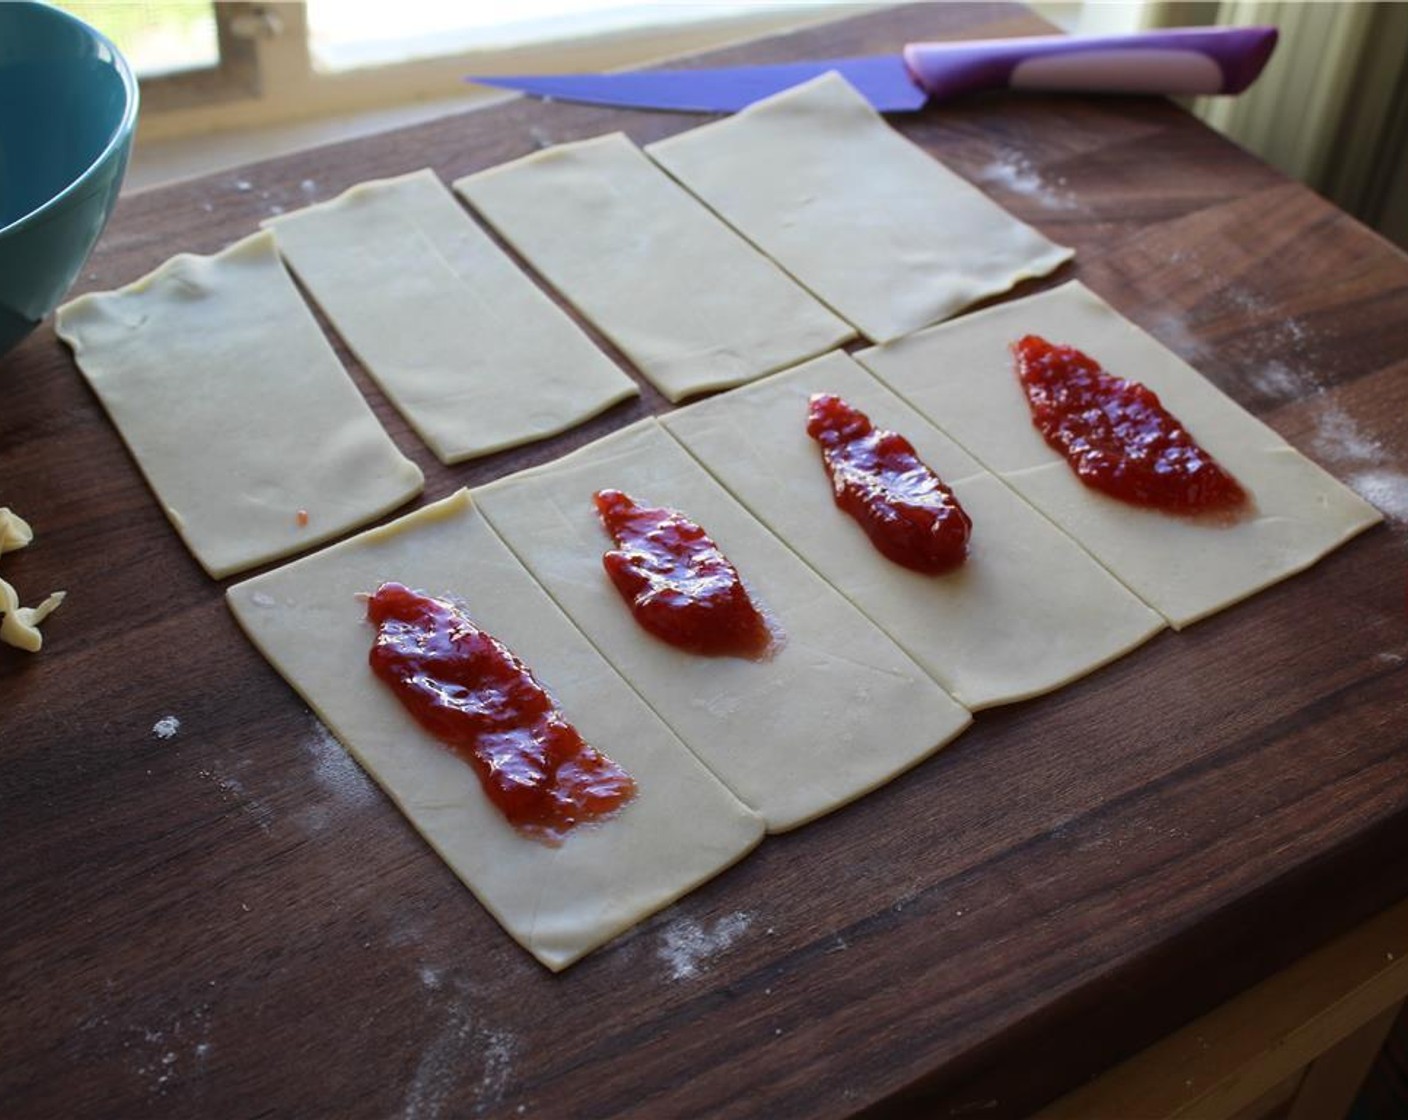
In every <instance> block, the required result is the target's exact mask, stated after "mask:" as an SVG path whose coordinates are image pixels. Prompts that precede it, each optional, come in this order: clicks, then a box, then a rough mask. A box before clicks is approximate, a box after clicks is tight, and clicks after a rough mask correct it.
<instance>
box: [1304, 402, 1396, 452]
mask: <svg viewBox="0 0 1408 1120" xmlns="http://www.w3.org/2000/svg"><path fill="white" fill-rule="evenodd" d="M1315 450H1316V451H1318V452H1319V453H1320V454H1321V455H1323V456H1324V457H1325V458H1326V459H1330V460H1333V461H1334V462H1337V463H1381V462H1383V459H1384V449H1383V445H1382V444H1380V443H1379V442H1378V441H1377V440H1375V439H1371V438H1370V437H1369V436H1366V435H1365V434H1364V433H1363V432H1362V431H1360V430H1359V425H1358V424H1356V423H1355V422H1354V418H1353V417H1352V416H1350V415H1349V413H1347V412H1345V411H1344V410H1343V409H1342V408H1339V407H1338V406H1336V405H1333V404H1331V405H1326V406H1325V407H1324V408H1322V409H1321V410H1320V412H1319V415H1318V416H1317V417H1316V418H1315Z"/></svg>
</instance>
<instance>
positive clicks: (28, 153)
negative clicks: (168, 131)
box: [0, 0, 137, 354]
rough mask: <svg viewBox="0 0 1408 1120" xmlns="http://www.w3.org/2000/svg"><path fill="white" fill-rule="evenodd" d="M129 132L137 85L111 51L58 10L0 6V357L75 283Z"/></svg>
mask: <svg viewBox="0 0 1408 1120" xmlns="http://www.w3.org/2000/svg"><path fill="white" fill-rule="evenodd" d="M136 124H137V80H136V79H135V78H134V77H133V76H132V71H131V69H129V67H128V65H127V62H126V60H125V59H123V57H122V55H120V54H119V53H118V51H117V48H116V47H114V46H113V45H112V44H111V43H110V42H108V40H107V39H105V38H103V36H101V35H99V34H98V33H97V32H96V31H94V30H93V29H92V28H91V27H89V26H88V25H87V24H85V23H83V22H81V21H79V20H77V19H74V18H73V16H70V15H68V14H67V13H65V12H61V11H59V10H58V9H57V8H50V7H48V6H47V5H44V4H38V3H30V2H28V0H19V2H16V0H10V2H8V3H0V354H4V353H5V351H7V350H9V349H10V348H11V347H12V346H14V344H15V343H16V342H18V341H19V340H20V339H21V338H23V337H24V336H25V335H26V334H28V333H29V332H30V331H31V330H32V329H33V328H34V327H35V326H36V325H37V324H38V323H39V321H40V320H41V319H43V318H44V316H45V315H47V314H49V312H50V311H52V310H53V309H54V308H55V307H56V306H58V303H59V301H60V300H61V299H62V298H63V296H64V293H65V292H67V291H68V289H69V287H70V286H71V285H72V284H73V281H74V279H75V278H76V277H77V276H78V272H79V270H80V269H81V268H82V267H83V262H84V261H85V260H87V258H88V253H89V252H90V251H91V250H92V248H93V243H94V242H95V241H97V240H98V235H99V234H101V233H102V232H103V226H104V225H106V224H107V220H108V215H109V214H111V213H112V208H113V205H114V203H116V202H117V192H118V188H119V187H120V186H121V185H122V176H123V173H124V172H125V171H126V170H127V155H128V152H129V151H130V150H131V147H132V133H133V130H134V129H135V128H136Z"/></svg>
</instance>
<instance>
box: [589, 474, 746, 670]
mask: <svg viewBox="0 0 1408 1120" xmlns="http://www.w3.org/2000/svg"><path fill="white" fill-rule="evenodd" d="M595 500H596V509H597V513H598V514H600V515H601V522H602V524H603V525H605V526H606V531H607V532H608V533H610V534H611V538H612V540H614V541H615V542H616V547H615V548H614V549H612V550H611V551H609V552H607V553H606V554H605V555H604V556H602V558H601V562H602V566H603V567H605V568H606V574H607V575H608V576H610V577H611V582H612V583H613V584H615V585H616V590H617V591H619V592H620V593H621V596H622V597H623V598H624V599H625V600H626V602H627V603H628V604H629V605H630V608H631V613H632V614H634V615H635V617H636V621H637V622H639V623H640V624H641V626H642V627H644V628H645V629H646V630H648V631H649V632H650V633H652V634H654V635H655V636H656V637H657V638H660V639H661V640H662V641H666V642H669V643H670V644H671V645H673V646H677V647H679V648H680V649H684V650H688V651H689V652H690V653H699V654H706V655H709V656H733V657H746V658H750V659H753V660H757V659H759V658H763V657H766V656H768V655H769V654H770V653H771V652H772V651H773V648H774V639H773V633H772V630H771V628H770V627H769V626H768V623H767V620H766V619H765V618H764V617H763V615H762V612H760V611H759V610H758V608H757V607H756V606H754V605H753V600H752V599H751V598H749V596H748V591H747V589H746V588H745V587H744V586H743V581H742V580H741V579H740V578H739V576H738V572H737V570H736V569H735V568H734V566H733V565H732V564H731V563H729V560H728V557H726V556H725V555H724V554H723V553H722V552H721V551H720V550H719V546H718V545H716V544H715V543H714V542H713V541H712V540H710V539H709V535H708V534H707V533H706V532H705V531H704V530H703V529H702V528H701V527H700V526H698V525H696V524H695V523H694V522H693V521H690V520H689V519H688V518H687V517H685V516H684V515H683V514H681V513H679V512H678V511H677V510H673V509H665V508H662V507H658V506H645V505H640V504H638V503H637V502H636V501H635V499H634V498H632V497H630V496H629V495H628V494H624V493H622V492H621V491H620V490H600V491H598V492H597V494H596V498H595Z"/></svg>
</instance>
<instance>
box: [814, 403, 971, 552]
mask: <svg viewBox="0 0 1408 1120" xmlns="http://www.w3.org/2000/svg"><path fill="white" fill-rule="evenodd" d="M807 435H809V436H811V437H812V439H814V440H816V441H817V443H819V444H821V459H822V462H823V463H824V464H825V465H826V472H827V474H829V475H830V476H831V490H832V493H833V494H834V495H835V497H836V504H837V505H838V506H840V507H841V508H842V509H843V510H845V511H846V512H847V513H848V514H850V515H851V516H852V517H854V518H855V519H856V521H858V522H859V523H860V527H861V528H862V529H864V530H865V532H866V535H867V536H869V537H870V540H871V542H872V543H873V544H874V545H875V547H876V548H878V549H879V550H880V552H881V553H882V554H884V555H885V556H887V557H888V558H889V559H891V560H893V561H894V562H895V563H896V564H901V565H903V566H904V567H906V568H910V569H912V570H913V571H916V572H925V573H927V574H931V575H932V574H938V573H940V572H948V571H952V570H953V569H954V568H956V567H958V565H960V564H962V563H963V561H964V559H965V558H966V557H967V555H968V536H969V534H970V533H971V532H972V529H973V522H972V520H971V519H970V518H969V516H968V514H967V513H966V512H964V509H963V507H962V506H961V505H959V504H958V499H957V498H955V497H954V496H953V491H952V490H950V489H949V488H948V487H947V486H945V485H944V484H943V480H942V479H940V478H939V476H938V475H936V474H935V473H934V472H933V471H932V470H930V469H929V467H928V466H926V465H925V463H924V461H923V460H922V459H920V458H919V456H918V455H916V454H915V453H914V447H913V445H912V444H911V443H910V442H909V440H907V439H905V438H904V436H902V435H898V434H896V433H895V432H886V431H881V430H878V429H876V427H875V426H874V425H873V424H871V422H870V417H868V416H866V414H865V413H863V412H861V411H860V410H859V409H856V408H852V407H851V406H850V405H849V404H847V403H846V402H845V401H843V400H842V399H841V398H840V397H837V396H833V395H832V394H830V393H816V394H814V395H813V396H812V398H811V406H810V411H809V416H808V419H807Z"/></svg>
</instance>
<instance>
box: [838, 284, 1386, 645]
mask: <svg viewBox="0 0 1408 1120" xmlns="http://www.w3.org/2000/svg"><path fill="white" fill-rule="evenodd" d="M1027 334H1035V335H1040V336H1041V337H1043V338H1045V339H1047V340H1048V341H1049V342H1052V343H1056V344H1068V345H1072V346H1075V347H1076V348H1077V349H1079V350H1082V351H1084V352H1085V353H1086V354H1088V355H1089V356H1090V357H1092V358H1094V359H1095V360H1096V361H1097V362H1099V363H1100V364H1101V365H1102V366H1103V367H1104V368H1105V369H1106V370H1108V371H1109V372H1110V373H1112V374H1114V375H1115V376H1117V377H1126V378H1130V379H1131V380H1134V381H1139V382H1142V383H1143V384H1145V385H1147V386H1148V387H1149V388H1150V389H1152V390H1154V392H1155V393H1157V394H1158V396H1159V398H1160V400H1161V401H1162V403H1163V405H1164V407H1165V408H1167V409H1168V410H1169V411H1170V412H1171V413H1172V414H1173V415H1174V416H1176V417H1177V418H1178V419H1179V421H1180V422H1181V423H1182V424H1183V426H1184V427H1185V428H1187V429H1188V431H1189V432H1190V433H1191V434H1192V436H1193V438H1194V439H1195V440H1197V441H1198V443H1199V444H1200V445H1202V447H1203V448H1204V449H1206V450H1207V451H1208V452H1209V453H1210V454H1211V455H1212V456H1213V457H1214V458H1215V459H1217V460H1218V461H1219V462H1220V463H1221V464H1222V465H1223V466H1224V467H1226V468H1227V469H1228V470H1229V471H1231V473H1232V474H1233V475H1234V476H1235V477H1236V478H1237V479H1238V480H1239V481H1240V482H1241V483H1242V485H1243V486H1244V487H1245V488H1246V489H1247V490H1248V491H1249V492H1250V494H1251V498H1252V501H1253V503H1254V506H1253V509H1252V510H1251V512H1250V514H1249V516H1247V517H1244V518H1242V519H1240V520H1237V521H1235V522H1233V523H1231V524H1227V525H1219V524H1213V523H1209V522H1205V521H1200V520H1197V519H1190V518H1186V517H1177V516H1172V515H1169V514H1165V513H1160V512H1158V511H1156V510H1149V509H1141V508H1139V507H1137V506H1133V505H1130V504H1128V503H1126V502H1121V501H1117V500H1116V499H1114V498H1110V497H1107V496H1106V495H1104V494H1102V493H1100V492H1099V491H1097V490H1093V489H1091V488H1090V487H1088V486H1086V485H1084V484H1083V483H1082V482H1081V481H1080V480H1079V479H1078V478H1077V477H1076V475H1075V472H1074V471H1072V470H1071V468H1070V466H1069V465H1068V464H1067V463H1066V461H1065V459H1064V458H1062V457H1061V456H1060V455H1058V454H1057V453H1056V452H1055V451H1053V450H1052V449H1051V448H1050V447H1048V446H1047V445H1046V442H1045V440H1043V439H1042V437H1041V435H1040V433H1039V432H1037V431H1036V429H1035V428H1034V427H1033V426H1032V420H1031V412H1030V410H1029V408H1028V406H1027V401H1026V396H1025V394H1024V393H1023V391H1022V388H1021V385H1020V383H1019V382H1018V380H1017V375H1016V372H1015V369H1014V366H1013V359H1012V352H1011V346H1012V344H1013V343H1014V342H1016V341H1017V340H1018V339H1019V338H1021V337H1022V336H1023V335H1027ZM857 357H858V358H859V360H860V361H861V362H862V363H863V364H864V365H866V366H868V367H869V368H870V369H871V370H872V371H873V372H874V373H875V374H877V375H878V376H879V377H880V378H881V380H883V381H885V382H886V383H887V384H888V385H889V386H890V387H891V388H892V389H894V390H895V391H896V392H897V393H899V395H900V396H902V397H904V398H906V399H907V400H908V401H909V403H910V404H912V405H913V406H914V407H915V408H917V409H918V410H919V411H920V412H922V413H924V415H925V416H927V417H928V418H929V419H930V420H932V421H933V422H934V423H935V424H937V425H938V426H939V427H940V428H942V429H943V430H944V431H945V432H947V433H948V434H949V435H950V436H952V437H953V438H954V439H955V440H956V441H957V442H958V443H960V444H961V445H962V446H963V447H964V448H966V449H967V450H968V451H969V452H970V453H971V454H972V455H973V456H974V457H975V458H977V459H979V460H980V461H981V462H982V463H983V464H984V465H985V466H987V467H988V468H989V469H990V470H992V471H995V472H996V473H997V474H999V475H1000V476H1001V477H1002V478H1003V479H1004V480H1005V481H1006V482H1007V483H1008V484H1009V485H1011V486H1012V487H1014V488H1015V489H1016V490H1017V491H1018V492H1019V493H1020V494H1021V495H1022V496H1023V497H1025V498H1026V499H1027V500H1028V501H1029V502H1031V503H1032V505H1034V506H1036V508H1037V509H1039V510H1041V512H1042V513H1044V514H1046V516H1047V517H1049V518H1051V520H1053V521H1054V522H1056V524H1057V525H1059V526H1061V527H1062V528H1063V529H1065V530H1066V532H1068V533H1070V535H1071V536H1073V537H1074V538H1075V539H1076V540H1078V541H1079V542H1080V543H1081V544H1083V545H1084V546H1085V547H1086V549H1088V550H1089V551H1090V553H1091V554H1092V555H1094V556H1095V557H1096V558H1097V559H1098V560H1100V562H1101V563H1103V564H1104V565H1105V566H1106V567H1107V568H1109V569H1110V571H1111V572H1113V573H1114V574H1115V575H1116V576H1117V577H1118V578H1119V579H1120V580H1121V581H1122V582H1123V583H1124V584H1125V585H1126V586H1128V587H1129V588H1130V589H1131V590H1133V591H1134V592H1135V594H1137V595H1138V596H1139V597H1140V598H1142V599H1143V600H1144V601H1145V602H1146V603H1148V604H1149V605H1150V606H1152V607H1153V608H1154V609H1155V610H1157V611H1159V612H1160V613H1161V614H1163V615H1164V617H1165V618H1167V619H1168V620H1169V622H1171V623H1172V624H1173V625H1174V626H1175V627H1182V626H1186V625H1188V624H1189V623H1192V622H1196V621H1197V620H1198V619H1200V618H1203V617H1205V616H1206V615H1209V614H1212V613H1213V612H1215V611H1218V610H1221V609H1222V608H1223V607H1227V606H1230V605H1231V604H1233V603H1235V602H1238V601H1239V600H1241V599H1244V598H1246V597H1247V596H1249V595H1252V594H1254V593H1256V592H1257V591H1260V590H1261V589H1262V588H1264V587H1267V586H1269V585H1270V584H1272V583H1275V582H1276V581H1277V580H1280V579H1283V578H1285V577H1286V576H1289V575H1292V574H1293V573H1295V572H1298V571H1301V570H1302V569H1304V568H1307V567H1309V566H1310V565H1311V564H1313V563H1314V562H1315V561H1316V560H1318V559H1319V558H1320V557H1322V556H1324V555H1325V554H1326V553H1327V552H1329V551H1330V550H1332V549H1334V548H1335V547H1337V546H1338V545H1340V544H1342V543H1343V542H1344V541H1346V540H1348V539H1349V538H1350V537H1352V536H1354V535H1355V534H1356V533H1358V532H1360V531H1362V530H1364V529H1366V528H1368V527H1369V526H1370V525H1373V524H1374V523H1375V522H1377V521H1379V520H1380V515H1379V513H1378V511H1376V510H1375V509H1374V508H1373V507H1372V506H1371V505H1369V504H1368V503H1367V502H1365V501H1364V500H1363V499H1361V498H1360V497H1358V495H1356V494H1354V493H1353V492H1352V491H1350V490H1349V489H1347V488H1346V487H1344V486H1342V485H1341V484H1340V483H1339V482H1337V481H1336V480H1335V479H1334V478H1332V477H1331V476H1330V475H1329V474H1327V473H1326V472H1325V471H1323V470H1321V469H1320V468H1319V467H1318V466H1316V465H1315V464H1314V463H1312V462H1311V461H1310V460H1309V459H1307V458H1306V457H1305V456H1303V455H1301V454H1300V453H1299V452H1298V451H1296V450H1295V448H1293V447H1291V446H1290V445H1289V444H1288V443H1287V442H1286V441H1285V440H1284V439H1282V438H1281V437H1280V436H1279V435H1277V434H1276V433H1275V432H1274V431H1272V430H1271V429H1270V428H1268V427H1267V426H1266V425H1265V424H1263V423H1262V422H1261V421H1260V420H1258V419H1256V418H1255V417H1254V416H1252V415H1251V414H1250V413H1248V412H1246V411H1244V410H1243V409H1242V408H1240V407H1239V406H1238V405H1237V404H1236V403H1235V402H1234V401H1232V400H1231V399H1230V398H1228V397H1227V396H1225V395H1224V394H1223V393H1222V392H1221V391H1220V390H1218V389H1217V388H1216V387H1215V386H1214V385H1213V384H1212V383H1211V382H1210V381H1208V380H1207V379H1206V378H1204V377H1203V376H1202V375H1201V374H1199V373H1198V372H1197V371H1196V370H1194V369H1193V368H1192V367H1190V366H1188V365H1187V364H1186V363H1184V362H1183V361H1182V359H1180V358H1179V357H1178V355H1177V354H1175V353H1173V352H1172V351H1171V350H1168V349H1167V348H1165V347H1164V346H1163V345H1161V344H1160V343H1159V342H1158V341H1157V340H1155V339H1154V338H1152V337H1151V336H1150V335H1147V334H1145V333H1144V332H1143V331H1141V330H1140V329H1139V328H1138V327H1136V326H1135V325H1134V324H1133V323H1131V322H1129V321H1128V320H1127V319H1125V318H1123V317H1122V316H1121V315H1120V314H1119V313H1118V312H1116V311H1115V310H1114V309H1113V308H1112V307H1110V305H1109V304H1107V303H1105V302H1104V301H1103V300H1102V299H1100V298H1099V297H1098V296H1096V295H1095V294H1094V293H1093V292H1091V291H1090V290H1089V289H1088V288H1086V287H1084V286H1083V285H1081V284H1078V283H1074V282H1072V283H1070V284H1065V285H1063V286H1062V287H1059V288H1056V289H1053V290H1052V291H1049V292H1043V293H1042V294H1040V295H1036V296H1031V297H1029V298H1027V299H1023V300H1015V301H1013V302H1011V303H1005V304H1002V305H1000V306H998V307H993V308H989V309H987V310H985V311H980V312H977V313H975V314H973V315H968V316H965V317H964V318H963V319H960V320H958V321H956V322H953V323H948V324H945V325H943V326H940V327H935V328H933V329H931V330H927V331H923V332H921V333H919V334H916V335H913V336H911V337H909V338H906V339H901V340H900V341H898V342H895V343H892V344H890V345H888V346H882V347H876V348H874V349H870V350H865V351H863V352H861V353H860V354H858V355H857Z"/></svg>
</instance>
